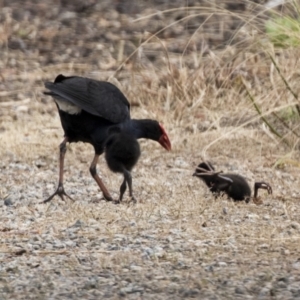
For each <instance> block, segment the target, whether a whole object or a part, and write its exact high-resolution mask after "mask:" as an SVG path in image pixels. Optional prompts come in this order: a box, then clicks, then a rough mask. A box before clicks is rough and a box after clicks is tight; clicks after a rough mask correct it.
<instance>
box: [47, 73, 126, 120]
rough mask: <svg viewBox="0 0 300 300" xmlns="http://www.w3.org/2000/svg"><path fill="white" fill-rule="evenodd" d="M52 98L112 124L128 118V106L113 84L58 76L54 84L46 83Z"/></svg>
mask: <svg viewBox="0 0 300 300" xmlns="http://www.w3.org/2000/svg"><path fill="white" fill-rule="evenodd" d="M45 87H46V88H47V89H49V90H50V91H51V92H50V93H48V94H51V96H53V97H54V98H55V97H57V98H58V99H59V100H65V101H66V102H70V103H72V104H74V105H76V106H78V107H79V108H81V109H83V110H85V111H87V112H88V113H90V114H92V115H96V116H99V117H102V118H104V119H106V120H109V121H111V122H113V123H120V122H123V121H125V120H127V119H129V118H130V104H129V102H128V100H127V99H126V97H125V96H124V95H123V93H122V92H121V91H120V90H119V89H118V88H117V87H116V86H114V85H113V84H111V83H109V82H106V81H97V80H93V79H90V78H84V77H77V76H74V77H65V76H63V75H59V76H58V77H57V78H56V79H55V82H54V83H52V82H46V83H45Z"/></svg>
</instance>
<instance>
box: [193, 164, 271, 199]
mask: <svg viewBox="0 0 300 300" xmlns="http://www.w3.org/2000/svg"><path fill="white" fill-rule="evenodd" d="M193 176H196V177H198V178H200V179H201V180H202V181H203V182H204V183H205V184H206V185H207V186H208V188H209V189H210V191H211V192H212V193H215V194H216V195H217V196H218V195H220V194H221V193H222V192H223V193H225V194H227V195H228V197H229V198H232V199H233V200H234V201H243V200H245V201H246V203H248V202H249V201H250V197H251V188H250V186H249V184H248V182H247V181H246V179H245V178H244V177H243V176H241V175H239V174H230V173H229V174H227V173H223V172H222V171H221V172H216V171H215V168H214V167H213V165H212V164H211V163H210V162H202V163H200V164H199V165H198V167H197V168H196V170H195V172H194V174H193ZM258 189H265V190H267V191H268V193H269V194H272V187H271V186H270V185H269V184H268V183H266V182H264V181H261V182H255V183H254V197H253V198H254V201H256V200H257V195H258Z"/></svg>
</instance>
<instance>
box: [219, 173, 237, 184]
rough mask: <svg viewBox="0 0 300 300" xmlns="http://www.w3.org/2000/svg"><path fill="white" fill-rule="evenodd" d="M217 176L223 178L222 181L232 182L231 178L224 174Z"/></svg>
mask: <svg viewBox="0 0 300 300" xmlns="http://www.w3.org/2000/svg"><path fill="white" fill-rule="evenodd" d="M219 173H221V172H219ZM218 178H220V179H223V180H224V181H227V182H230V183H232V182H233V180H232V179H231V178H229V177H226V176H221V175H218Z"/></svg>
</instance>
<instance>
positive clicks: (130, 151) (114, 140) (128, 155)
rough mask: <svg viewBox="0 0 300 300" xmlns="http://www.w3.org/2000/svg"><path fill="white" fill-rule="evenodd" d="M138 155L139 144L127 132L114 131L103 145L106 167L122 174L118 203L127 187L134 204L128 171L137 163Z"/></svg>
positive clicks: (139, 153)
mask: <svg viewBox="0 0 300 300" xmlns="http://www.w3.org/2000/svg"><path fill="white" fill-rule="evenodd" d="M140 155H141V150H140V144H139V142H138V141H137V139H136V138H135V137H133V136H132V135H130V134H128V133H127V132H122V131H120V130H118V129H117V130H115V129H114V131H113V132H112V133H111V134H110V136H109V137H108V139H107V141H106V143H105V160H106V162H107V165H108V167H109V168H110V169H111V170H112V171H113V172H116V173H122V174H123V175H124V180H123V183H122V184H121V186H120V197H119V202H121V201H122V199H123V195H124V193H125V191H126V187H127V185H128V188H129V196H130V197H131V200H132V201H133V202H136V199H135V197H134V196H133V194H132V177H131V173H130V171H131V170H132V168H133V167H134V166H135V164H136V163H137V161H138V159H139V157H140ZM126 183H127V185H126Z"/></svg>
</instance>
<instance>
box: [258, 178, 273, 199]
mask: <svg viewBox="0 0 300 300" xmlns="http://www.w3.org/2000/svg"><path fill="white" fill-rule="evenodd" d="M259 189H264V190H267V191H268V194H269V195H270V194H272V187H271V186H270V185H269V184H268V183H266V182H264V181H261V182H255V183H254V199H257V194H258V190H259Z"/></svg>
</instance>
